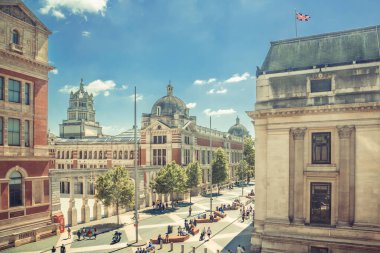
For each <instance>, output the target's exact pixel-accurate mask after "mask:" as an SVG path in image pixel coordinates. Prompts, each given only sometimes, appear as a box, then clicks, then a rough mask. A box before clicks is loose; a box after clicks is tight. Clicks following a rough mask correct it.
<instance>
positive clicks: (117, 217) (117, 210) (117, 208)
mask: <svg viewBox="0 0 380 253" xmlns="http://www.w3.org/2000/svg"><path fill="white" fill-rule="evenodd" d="M116 220H117V225H119V224H120V220H119V201H116Z"/></svg>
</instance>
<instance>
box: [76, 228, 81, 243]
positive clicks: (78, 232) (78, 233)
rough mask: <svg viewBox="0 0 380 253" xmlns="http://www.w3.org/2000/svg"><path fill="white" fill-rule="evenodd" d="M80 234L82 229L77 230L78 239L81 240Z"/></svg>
mask: <svg viewBox="0 0 380 253" xmlns="http://www.w3.org/2000/svg"><path fill="white" fill-rule="evenodd" d="M80 235H81V232H80V230H79V229H78V231H77V236H78V241H80Z"/></svg>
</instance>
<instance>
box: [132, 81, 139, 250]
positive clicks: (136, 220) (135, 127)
mask: <svg viewBox="0 0 380 253" xmlns="http://www.w3.org/2000/svg"><path fill="white" fill-rule="evenodd" d="M133 128H134V131H135V151H134V153H133V155H134V157H133V158H134V165H135V228H136V243H137V242H138V239H139V219H138V211H137V210H138V202H139V198H138V195H137V194H138V189H137V188H138V183H137V181H138V172H137V124H136V86H135V124H134V126H133Z"/></svg>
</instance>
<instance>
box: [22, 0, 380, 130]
mask: <svg viewBox="0 0 380 253" xmlns="http://www.w3.org/2000/svg"><path fill="white" fill-rule="evenodd" d="M24 2H25V4H26V5H27V6H28V7H29V8H30V9H31V10H32V11H33V12H34V13H35V14H36V15H37V16H38V18H39V19H40V20H41V21H42V22H43V23H44V24H45V25H47V26H48V27H49V29H50V30H51V31H52V35H51V36H50V40H49V59H50V61H51V64H52V65H53V66H55V67H56V70H55V71H53V72H51V73H50V74H49V129H50V130H51V131H52V132H53V133H55V134H58V133H59V130H58V129H59V128H58V125H59V123H61V122H62V120H63V119H66V110H67V106H68V98H69V95H68V92H69V91H70V90H71V89H72V88H73V87H78V86H79V83H80V79H81V78H83V79H84V83H85V84H86V85H88V87H87V88H88V90H89V91H91V92H93V93H94V94H95V95H96V96H95V109H96V120H97V121H99V122H100V124H101V125H102V126H103V127H104V129H103V132H104V133H106V134H117V133H120V132H121V131H123V130H126V129H129V128H131V127H132V125H133V100H132V99H131V96H133V90H134V86H137V93H138V97H139V98H140V100H139V101H138V109H137V111H138V126H140V116H141V113H149V112H150V111H151V108H152V106H153V104H154V102H155V101H156V100H157V99H159V98H160V97H162V96H164V95H166V85H167V84H168V82H169V80H171V83H172V85H173V86H174V95H175V96H177V97H179V98H181V99H182V100H183V101H184V102H185V103H186V104H188V105H189V106H190V108H191V110H190V114H191V115H195V116H197V123H198V124H199V125H203V126H208V122H209V115H212V122H213V126H212V127H213V128H216V129H218V130H222V131H227V130H228V128H229V127H230V126H231V125H233V124H234V123H235V118H236V116H237V115H238V116H239V117H240V119H241V122H242V123H243V124H244V125H245V126H246V127H247V128H248V130H249V131H250V132H251V133H253V126H252V123H251V121H250V119H249V117H248V116H247V115H246V114H245V111H250V110H253V109H254V103H255V95H256V94H255V71H256V66H261V65H262V63H263V61H264V59H265V56H266V54H267V51H268V49H269V46H270V41H275V40H281V39H288V38H292V37H295V24H294V11H295V10H297V11H299V12H301V13H305V14H309V15H310V16H311V20H310V21H308V22H298V34H299V35H300V36H308V35H313V34H320V33H327V32H334V31H340V30H347V29H352V28H359V27H366V26H371V25H378V24H380V15H379V13H378V12H379V9H380V1H378V0H361V1H357V0H334V1H331V0H170V1H169V0H24Z"/></svg>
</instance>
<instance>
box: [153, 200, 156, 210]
mask: <svg viewBox="0 0 380 253" xmlns="http://www.w3.org/2000/svg"><path fill="white" fill-rule="evenodd" d="M155 206H156V202H154V201H153V209H154V207H155Z"/></svg>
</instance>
